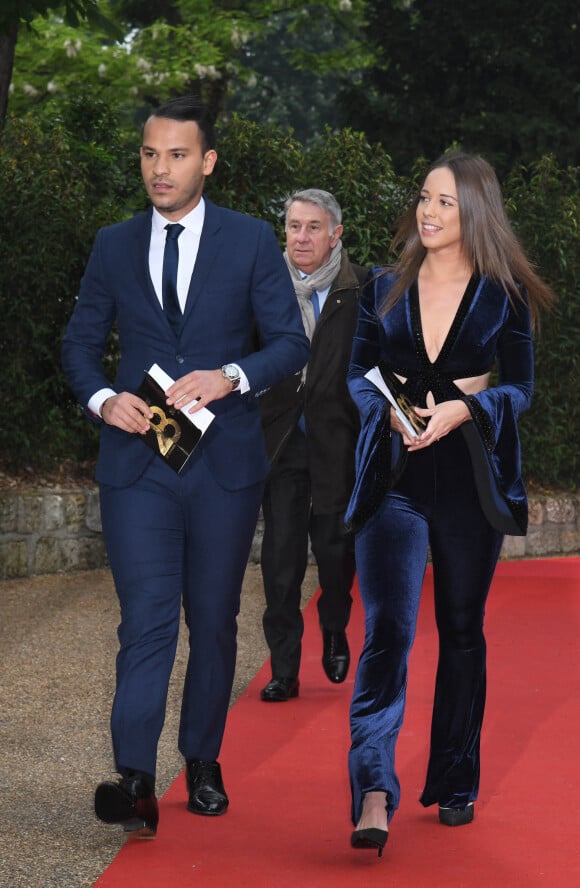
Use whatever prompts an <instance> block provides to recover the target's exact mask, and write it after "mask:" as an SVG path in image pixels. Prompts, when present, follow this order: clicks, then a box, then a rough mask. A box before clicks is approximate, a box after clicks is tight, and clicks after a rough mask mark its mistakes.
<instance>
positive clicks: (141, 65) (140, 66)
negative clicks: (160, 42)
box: [135, 58, 151, 71]
mask: <svg viewBox="0 0 580 888" xmlns="http://www.w3.org/2000/svg"><path fill="white" fill-rule="evenodd" d="M135 66H136V68H137V70H138V71H150V70H151V62H148V61H147V59H142V58H140V59H137V61H136V63H135Z"/></svg>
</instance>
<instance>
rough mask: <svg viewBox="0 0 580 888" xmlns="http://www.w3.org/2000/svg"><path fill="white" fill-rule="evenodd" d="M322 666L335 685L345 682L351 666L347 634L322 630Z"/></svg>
mask: <svg viewBox="0 0 580 888" xmlns="http://www.w3.org/2000/svg"><path fill="white" fill-rule="evenodd" d="M322 645H323V647H322V666H323V668H324V671H325V672H326V675H327V677H328V678H329V679H330V681H332V682H333V683H334V684H340V683H341V682H343V681H344V680H345V678H346V676H347V673H348V667H349V666H350V651H349V649H348V641H347V640H346V632H331V631H330V630H329V629H323V630H322Z"/></svg>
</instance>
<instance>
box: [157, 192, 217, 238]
mask: <svg viewBox="0 0 580 888" xmlns="http://www.w3.org/2000/svg"><path fill="white" fill-rule="evenodd" d="M204 219H205V201H204V199H203V197H202V198H201V200H200V201H199V203H198V204H197V206H195V207H194V208H193V210H190V212H189V213H188V214H187V215H186V216H183V218H182V219H180V220H179V224H180V225H183V227H184V228H187V229H188V231H191V232H192V233H193V234H196V235H198V237H199V235H201V229H202V228H203V220H204ZM168 221H169V220H168V219H166V218H165V216H162V215H161V213H160V212H159V210H157V209H156V208H155V207H153V218H152V226H153V231H154V232H156V233H161V232H162V231H163V230H164V229H165V226H166V225H167V223H168Z"/></svg>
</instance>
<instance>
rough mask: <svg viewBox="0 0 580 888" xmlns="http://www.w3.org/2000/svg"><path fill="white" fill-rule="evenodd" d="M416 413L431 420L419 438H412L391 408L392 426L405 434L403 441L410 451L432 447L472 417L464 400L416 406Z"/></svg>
mask: <svg viewBox="0 0 580 888" xmlns="http://www.w3.org/2000/svg"><path fill="white" fill-rule="evenodd" d="M413 409H414V410H415V413H416V414H417V415H418V416H422V417H423V418H424V419H428V420H429V424H428V426H427V428H426V429H425V431H424V432H422V433H421V434H420V435H419V437H418V438H411V437H410V436H409V435H408V434H407V432H406V431H405V430H404V429H403V427H402V425H401V423H400V422H399V420H398V419H397V418H396V416H394V410H391V427H392V428H393V429H394V430H395V431H397V432H400V433H401V435H402V436H403V443H404V444H405V445H406V446H407V447H408V448H409V452H413V451H414V450H424V449H425V447H430V446H431V444H434V443H435V441H438V440H439V439H440V438H443V437H444V436H445V435H448V434H449V432H452V431H453V429H456V428H458V427H459V426H460V425H462V424H463V423H464V422H467V420H468V419H471V414H470V412H469V408H468V406H467V404H466V403H465V402H464V401H460V400H456V401H442V402H441V403H440V404H436V405H435V407H414V408H413Z"/></svg>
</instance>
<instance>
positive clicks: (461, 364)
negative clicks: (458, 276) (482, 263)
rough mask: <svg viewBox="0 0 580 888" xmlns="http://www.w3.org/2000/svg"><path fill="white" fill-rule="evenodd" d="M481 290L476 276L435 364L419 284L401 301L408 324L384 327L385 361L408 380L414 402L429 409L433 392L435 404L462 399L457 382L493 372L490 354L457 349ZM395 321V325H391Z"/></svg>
mask: <svg viewBox="0 0 580 888" xmlns="http://www.w3.org/2000/svg"><path fill="white" fill-rule="evenodd" d="M479 287H480V278H479V277H478V276H476V275H473V276H472V277H471V278H470V280H469V283H468V285H467V287H466V289H465V292H464V294H463V297H462V299H461V302H460V304H459V307H458V309H457V312H456V314H455V317H454V319H453V322H452V324H451V327H450V328H449V331H448V333H447V336H446V337H445V341H444V343H443V345H442V347H441V350H440V352H439V354H438V355H437V358H436V359H435V361H431V360H430V359H429V356H428V355H427V349H426V347H425V340H424V337H423V328H422V324H421V312H420V307H419V291H418V287H417V283H416V282H415V283H413V285H412V286H411V287H410V289H409V292H408V293H407V294H406V297H405V299H404V300H401V302H402V303H404V305H403V304H402V305H401V309H403V310H404V311H405V314H406V316H407V317H406V323H405V324H404V325H402V326H400V327H399V325H398V324H397V319H396V318H395V316H393V318H391V319H389V321H388V322H387V323H386V325H385V326H384V328H383V332H384V337H385V340H386V342H385V346H384V348H383V350H382V351H383V359H384V360H385V363H386V364H387V365H388V366H389V368H390V369H391V370H393V371H394V372H395V373H397V374H398V375H399V376H402V377H403V378H405V379H406V382H405V384H404V390H405V393H406V395H407V396H408V397H409V398H410V400H411V402H412V403H414V404H417V405H419V406H425V405H426V403H427V395H428V394H429V392H431V393H432V395H433V398H434V400H435V402H440V401H449V400H452V399H454V398H461V397H463V393H462V392H461V390H460V389H459V388H458V387H457V386H456V385H455V382H454V380H456V379H466V378H468V377H472V376H481V375H483V374H485V373H488V372H489V370H490V368H491V364H490V361H489V357H488V356H487V355H485V356H484V355H481V354H478V352H477V349H475V350H472V349H470V350H469V351H465V350H463V349H462V350H461V353H458V350H457V344H458V337H459V335H460V332H461V330H462V328H463V326H464V324H465V320H466V318H467V316H468V314H469V312H470V310H471V307H472V305H473V302H474V298H475V296H476V293H477V292H478V289H479ZM397 308H398V306H396V307H395V309H394V311H395V313H396V312H397ZM391 320H394V321H395V323H394V324H391V323H390V321H391ZM405 328H406V329H405ZM409 332H410V334H411V335H410V336H409V335H408V334H409ZM391 339H393V340H396V341H398V342H397V343H396V347H393V346H395V342H390V346H391V347H389V341H390V340H391ZM405 341H406V343H407V344H406V346H405ZM393 359H395V363H393Z"/></svg>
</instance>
